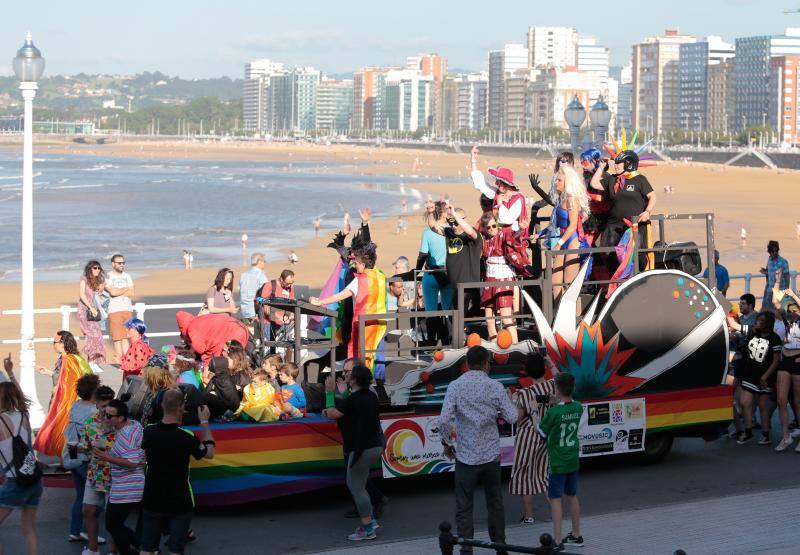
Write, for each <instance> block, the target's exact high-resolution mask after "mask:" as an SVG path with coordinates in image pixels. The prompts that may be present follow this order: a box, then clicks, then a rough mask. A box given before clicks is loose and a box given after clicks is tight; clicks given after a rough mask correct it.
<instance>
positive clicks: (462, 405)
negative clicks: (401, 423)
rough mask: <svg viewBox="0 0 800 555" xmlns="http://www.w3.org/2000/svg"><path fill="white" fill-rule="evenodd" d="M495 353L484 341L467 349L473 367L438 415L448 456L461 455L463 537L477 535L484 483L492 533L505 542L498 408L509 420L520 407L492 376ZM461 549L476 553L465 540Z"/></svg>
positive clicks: (459, 523)
mask: <svg viewBox="0 0 800 555" xmlns="http://www.w3.org/2000/svg"><path fill="white" fill-rule="evenodd" d="M490 358H491V354H490V353H489V351H488V350H487V349H486V348H484V347H481V346H476V347H470V349H469V350H468V351H467V368H468V370H467V371H466V372H465V373H463V374H461V376H459V377H458V378H457V379H456V380H455V381H453V382H451V383H450V385H449V386H448V387H447V392H446V393H445V397H444V403H443V405H442V412H441V415H440V416H439V419H438V424H439V435H440V437H441V440H442V445H443V446H444V454H445V456H446V457H447V458H448V459H451V460H452V459H454V458H455V460H456V465H455V466H456V467H455V494H456V527H457V530H458V536H459V537H460V538H469V539H472V537H473V535H474V532H475V529H474V523H473V515H472V512H473V502H474V497H475V490H476V489H477V486H478V483H479V482H482V483H483V488H484V490H485V493H486V510H487V512H488V513H489V514H488V523H489V538H490V539H491V540H492V541H493V542H498V543H505V541H506V520H505V511H504V509H503V483H502V479H501V472H500V433H499V431H498V428H497V416H498V412H499V413H500V416H501V417H502V418H503V419H504V420H505V421H506V422H508V423H509V424H514V423H515V422H516V421H517V408H516V407H515V406H514V404H513V403H512V402H511V400H510V399H509V396H508V394H507V393H506V390H505V388H504V387H503V384H502V383H500V382H499V381H497V380H495V379H492V378H491V377H490V376H489V359H490ZM454 438H458V439H457V442H456V443H454ZM461 553H472V547H469V546H462V547H461Z"/></svg>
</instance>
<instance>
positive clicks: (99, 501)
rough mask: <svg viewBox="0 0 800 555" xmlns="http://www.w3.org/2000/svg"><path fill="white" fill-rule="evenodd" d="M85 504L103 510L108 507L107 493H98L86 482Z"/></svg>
mask: <svg viewBox="0 0 800 555" xmlns="http://www.w3.org/2000/svg"><path fill="white" fill-rule="evenodd" d="M83 504H84V505H94V506H95V507H100V508H103V507H105V506H106V492H104V491H97V490H96V489H94V486H93V485H92V484H90V483H89V482H86V487H85V488H84V490H83Z"/></svg>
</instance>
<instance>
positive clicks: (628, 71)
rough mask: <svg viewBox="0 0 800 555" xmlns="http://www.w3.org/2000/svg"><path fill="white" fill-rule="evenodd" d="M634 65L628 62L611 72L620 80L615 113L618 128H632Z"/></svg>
mask: <svg viewBox="0 0 800 555" xmlns="http://www.w3.org/2000/svg"><path fill="white" fill-rule="evenodd" d="M632 69H633V66H632V65H631V64H630V63H628V64H626V65H625V66H623V67H621V68H619V73H618V74H617V72H616V71H613V72H610V73H611V76H612V77H613V78H614V79H616V80H617V81H618V82H619V86H618V92H617V111H616V113H615V115H614V123H615V126H616V129H618V130H621V129H632V128H633V125H632V122H631V108H632V106H631V95H632V92H633V76H632V73H633V71H632Z"/></svg>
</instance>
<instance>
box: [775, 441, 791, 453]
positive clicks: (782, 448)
mask: <svg viewBox="0 0 800 555" xmlns="http://www.w3.org/2000/svg"><path fill="white" fill-rule="evenodd" d="M791 446H792V440H791V438H790V439H785V438H781V441H780V442H779V443H778V445H776V446H775V452H777V453H783V452H784V451H786V449H787V448H788V447H791Z"/></svg>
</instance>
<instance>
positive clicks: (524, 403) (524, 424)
mask: <svg viewBox="0 0 800 555" xmlns="http://www.w3.org/2000/svg"><path fill="white" fill-rule="evenodd" d="M525 373H526V374H527V376H528V378H530V379H531V380H533V383H532V384H531V385H530V387H525V388H523V389H521V390H519V391H518V392H517V393H516V396H515V397H514V398H513V400H514V403H515V404H516V405H517V413H518V416H517V434H516V436H515V437H514V466H513V468H512V470H511V481H510V482H509V484H508V492H509V493H510V494H511V495H520V496H522V518H521V519H520V522H521V523H523V524H533V522H534V519H533V496H534V495H539V494H545V493H547V483H548V482H547V468H548V465H547V442H546V441H545V440H544V438H542V436H541V435H539V433H538V432H537V430H536V426H537V425H538V424H539V422H540V421H541V419H542V418H544V416H545V414H547V409H548V408H549V407H550V405H551V396H553V395H555V391H556V390H555V381H554V380H552V379H550V380H545V379H544V375H545V363H544V358H543V357H542V355H540V354H539V353H537V352H533V353H532V354H530V355H528V357H527V359H526V360H525Z"/></svg>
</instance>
